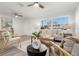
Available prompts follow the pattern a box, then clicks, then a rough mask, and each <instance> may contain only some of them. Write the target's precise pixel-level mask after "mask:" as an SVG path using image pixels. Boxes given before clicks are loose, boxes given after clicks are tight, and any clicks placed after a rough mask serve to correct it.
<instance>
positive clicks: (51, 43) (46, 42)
mask: <svg viewBox="0 0 79 59" xmlns="http://www.w3.org/2000/svg"><path fill="white" fill-rule="evenodd" d="M40 41H41V43H43V44H45V45H46V46H48V47H49V56H50V55H51V46H53V47H55V48H56V49H58V53H59V55H64V56H71V54H69V53H68V52H67V51H65V50H64V49H63V48H61V47H60V46H59V45H57V44H55V43H54V42H53V41H49V40H43V39H40Z"/></svg>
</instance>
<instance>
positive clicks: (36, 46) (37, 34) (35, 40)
mask: <svg viewBox="0 0 79 59" xmlns="http://www.w3.org/2000/svg"><path fill="white" fill-rule="evenodd" d="M39 37H40V32H34V33H32V39H33V41H32V47H33V48H34V49H37V50H39V49H40V46H41V42H40V40H39Z"/></svg>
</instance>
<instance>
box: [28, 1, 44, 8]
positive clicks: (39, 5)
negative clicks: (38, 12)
mask: <svg viewBox="0 0 79 59" xmlns="http://www.w3.org/2000/svg"><path fill="white" fill-rule="evenodd" d="M27 6H28V7H31V6H36V7H40V8H44V6H43V5H42V4H40V3H38V2H34V3H32V4H29V5H27Z"/></svg>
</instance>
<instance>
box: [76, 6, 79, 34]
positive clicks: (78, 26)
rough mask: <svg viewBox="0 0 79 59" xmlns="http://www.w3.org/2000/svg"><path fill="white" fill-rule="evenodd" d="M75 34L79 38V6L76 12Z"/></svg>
mask: <svg viewBox="0 0 79 59" xmlns="http://www.w3.org/2000/svg"><path fill="white" fill-rule="evenodd" d="M75 34H76V35H77V36H79V6H78V7H77V9H76V12H75Z"/></svg>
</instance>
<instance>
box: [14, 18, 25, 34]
mask: <svg viewBox="0 0 79 59" xmlns="http://www.w3.org/2000/svg"><path fill="white" fill-rule="evenodd" d="M13 28H14V31H15V33H16V34H19V35H23V34H24V23H23V20H22V19H19V18H14V19H13Z"/></svg>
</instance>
